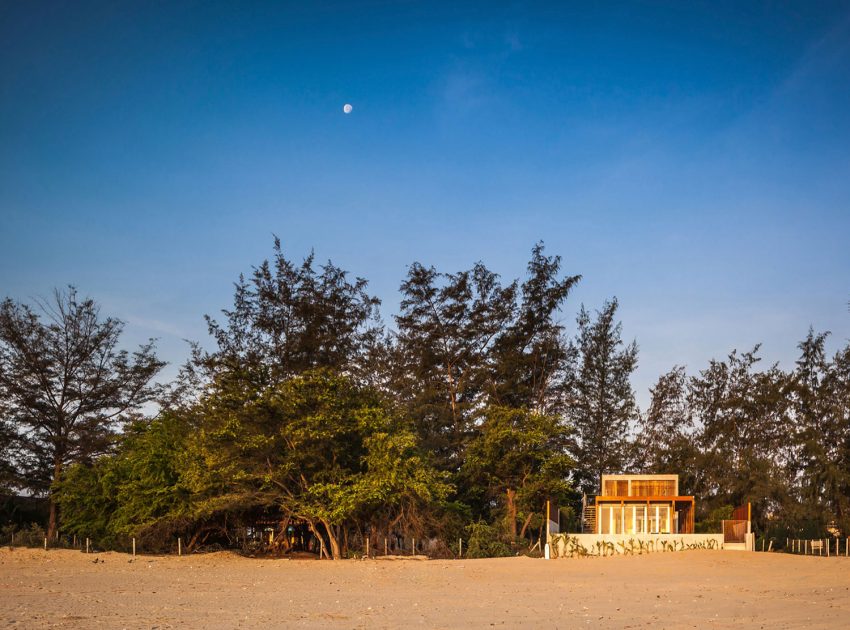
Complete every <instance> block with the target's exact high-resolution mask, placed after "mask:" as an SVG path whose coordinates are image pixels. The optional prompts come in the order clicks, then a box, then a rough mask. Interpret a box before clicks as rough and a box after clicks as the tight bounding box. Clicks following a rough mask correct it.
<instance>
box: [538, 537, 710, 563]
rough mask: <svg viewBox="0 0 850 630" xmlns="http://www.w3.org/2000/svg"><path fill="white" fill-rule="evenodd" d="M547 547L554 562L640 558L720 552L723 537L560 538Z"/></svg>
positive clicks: (556, 538) (553, 538)
mask: <svg viewBox="0 0 850 630" xmlns="http://www.w3.org/2000/svg"><path fill="white" fill-rule="evenodd" d="M549 546H550V553H551V556H552V557H553V558H563V557H574V556H580V555H592V556H610V555H616V554H623V553H625V554H634V555H640V554H644V553H653V552H659V551H662V552H663V551H685V550H687V549H722V548H723V534H560V535H555V536H552V537H551V538H550V541H549Z"/></svg>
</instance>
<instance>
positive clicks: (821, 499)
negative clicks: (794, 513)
mask: <svg viewBox="0 0 850 630" xmlns="http://www.w3.org/2000/svg"><path fill="white" fill-rule="evenodd" d="M828 334H829V333H820V334H815V333H814V331H813V330H812V329H809V333H808V335H807V337H806V339H804V340H803V341H801V342H800V344H799V345H798V348H799V349H800V358H799V359H798V360H797V364H796V369H795V371H794V373H793V375H792V392H793V409H794V415H795V424H796V427H797V431H796V436H795V438H796V439H795V441H796V443H797V449H796V451H795V453H794V463H795V468H796V472H797V474H798V475H799V479H800V483H801V487H800V499H801V501H802V504H803V506H804V510H805V512H806V513H807V514H808V515H809V517H810V518H819V519H821V520H822V521H824V525H825V524H826V522H827V521H829V520H837V521H838V522H843V521H846V519H847V517H848V516H850V513H848V507H850V506H848V503H850V497H848V495H847V488H848V485H850V469H848V467H847V461H848V450H847V449H848V443H850V418H848V404H850V403H848V397H847V396H848V392H850V388H848V379H847V377H848V372H847V369H848V366H847V358H848V349H845V350H844V351H843V352H839V353H838V354H837V355H836V357H835V359H834V360H833V361H829V360H828V359H827V357H826V351H825V341H826V338H827V336H828ZM844 524H845V526H846V522H845V523H844Z"/></svg>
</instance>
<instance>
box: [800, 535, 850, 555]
mask: <svg viewBox="0 0 850 630" xmlns="http://www.w3.org/2000/svg"><path fill="white" fill-rule="evenodd" d="M785 553H793V554H797V555H804V556H823V557H826V558H829V557H839V558H840V557H844V558H850V538H845V539H844V540H842V539H841V538H813V539H808V538H806V539H800V538H786V539H785Z"/></svg>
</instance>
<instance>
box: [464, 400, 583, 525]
mask: <svg viewBox="0 0 850 630" xmlns="http://www.w3.org/2000/svg"><path fill="white" fill-rule="evenodd" d="M485 417H486V419H485V421H484V423H483V424H482V426H481V430H480V432H479V434H478V437H477V438H476V439H475V441H474V442H472V444H471V445H470V448H469V453H468V456H467V458H466V462H465V463H464V468H465V470H464V473H465V477H466V478H468V479H469V480H471V481H472V483H478V484H481V485H483V487H484V496H485V498H486V499H487V500H490V501H495V502H497V503H498V504H500V505H504V516H505V524H506V526H507V533H508V535H509V536H510V538H511V539H512V540H513V539H515V538H516V537H517V529H516V528H517V517H518V516H519V517H521V518H522V520H523V524H522V528H521V531H520V533H519V536H520V538H522V537H524V536H525V533H526V530H527V529H528V526H529V524H530V523H531V519H532V516H533V515H534V514H535V513H538V514H539V513H540V509H541V506H542V505H543V504H544V502H545V501H546V499H548V498H552V499H556V500H558V501H559V502H560V501H565V500H566V499H567V497H568V496H569V494H570V492H571V487H570V485H569V483H568V481H567V478H568V476H569V473H570V471H571V470H572V468H573V465H574V462H573V460H572V458H571V457H570V456H569V454H568V451H569V449H570V447H571V446H572V439H571V438H572V436H571V432H570V430H569V429H567V428H566V427H565V426H564V424H563V423H562V421H561V419H560V418H559V417H557V416H547V415H543V414H539V413H536V412H533V411H527V410H524V409H511V408H507V407H495V406H494V407H489V408H488V409H487V412H486V414H485Z"/></svg>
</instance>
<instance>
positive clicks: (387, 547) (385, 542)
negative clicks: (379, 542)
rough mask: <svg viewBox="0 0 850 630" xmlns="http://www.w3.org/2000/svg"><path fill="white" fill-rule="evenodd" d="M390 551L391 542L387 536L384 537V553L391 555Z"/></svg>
mask: <svg viewBox="0 0 850 630" xmlns="http://www.w3.org/2000/svg"><path fill="white" fill-rule="evenodd" d="M389 551H390V545H389V543H388V542H387V539H386V538H384V555H385V556H388V555H390V554H389Z"/></svg>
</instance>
